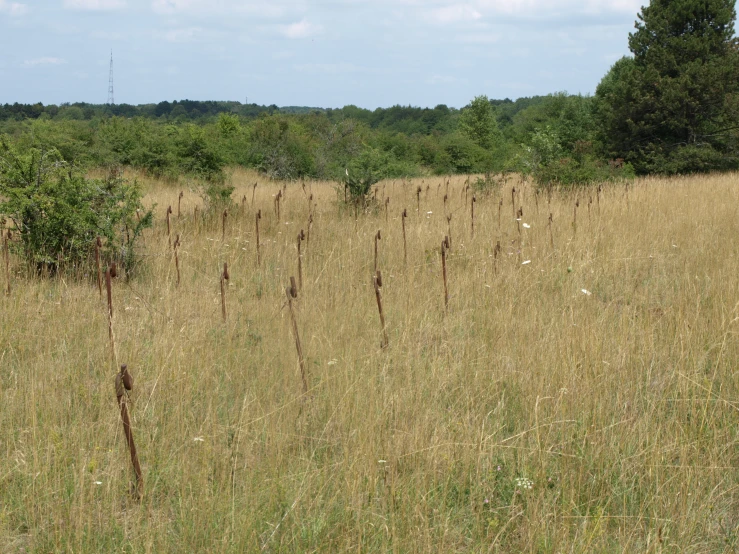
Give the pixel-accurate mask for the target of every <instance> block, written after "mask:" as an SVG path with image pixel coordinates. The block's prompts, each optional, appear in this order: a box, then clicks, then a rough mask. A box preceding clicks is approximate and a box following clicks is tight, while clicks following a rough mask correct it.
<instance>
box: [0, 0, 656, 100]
mask: <svg viewBox="0 0 739 554" xmlns="http://www.w3.org/2000/svg"><path fill="white" fill-rule="evenodd" d="M644 2H646V0H469V1H463V2H456V3H455V2H451V1H449V0H394V1H393V0H318V1H313V0H311V1H308V0H266V1H253V0H243V1H238V0H21V1H18V2H16V1H14V0H0V52H2V54H0V103H6V102H9V103H12V102H22V103H32V102H39V101H40V102H43V103H44V104H51V103H54V104H58V103H61V102H75V101H84V102H92V103H105V101H106V99H107V91H108V67H109V62H110V51H111V49H112V50H113V60H114V74H115V101H116V103H129V104H140V103H149V102H159V101H161V100H174V99H183V98H189V99H193V100H238V101H240V102H245V101H246V100H247V98H248V101H249V102H255V103H257V104H277V105H279V106H289V105H299V106H319V107H341V106H344V105H347V104H356V105H358V106H361V107H364V108H371V109H374V108H376V107H388V106H392V105H395V104H402V105H409V104H410V105H413V106H429V107H433V106H435V105H437V104H447V105H449V106H454V107H461V106H464V105H465V104H467V103H468V102H469V101H470V100H471V99H472V98H473V97H474V96H476V95H479V94H486V95H487V96H488V97H490V98H505V97H509V98H512V99H515V98H518V97H521V96H532V95H535V94H547V93H550V92H556V91H568V92H571V93H578V92H579V93H583V94H587V93H593V92H594V90H595V87H596V86H597V84H598V82H599V81H600V79H601V77H602V76H603V75H604V74H605V73H606V71H608V69H609V67H610V66H611V65H612V64H613V62H614V61H616V60H617V59H618V58H620V57H621V56H623V55H624V54H627V53H628V47H627V38H628V33H629V32H630V31H631V30H632V29H633V26H634V21H635V19H636V14H637V12H638V11H639V9H640V6H641V4H642V3H644Z"/></svg>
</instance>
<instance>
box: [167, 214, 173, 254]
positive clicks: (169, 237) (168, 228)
mask: <svg viewBox="0 0 739 554" xmlns="http://www.w3.org/2000/svg"><path fill="white" fill-rule="evenodd" d="M171 213H172V206H167V240H168V241H169V246H170V247H172V238H171V236H172V228H171V227H170V225H169V215H170V214H171Z"/></svg>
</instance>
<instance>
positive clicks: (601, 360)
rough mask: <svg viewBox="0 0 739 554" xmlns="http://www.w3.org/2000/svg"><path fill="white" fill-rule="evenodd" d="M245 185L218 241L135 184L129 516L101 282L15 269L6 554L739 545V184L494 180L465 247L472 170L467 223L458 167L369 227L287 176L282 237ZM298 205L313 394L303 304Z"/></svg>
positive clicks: (6, 303) (263, 194)
mask: <svg viewBox="0 0 739 554" xmlns="http://www.w3.org/2000/svg"><path fill="white" fill-rule="evenodd" d="M232 179H233V182H234V184H235V185H236V186H237V190H236V192H235V193H234V195H233V198H234V199H236V200H237V201H238V206H237V207H236V208H234V209H232V210H231V212H230V213H229V215H228V217H227V219H226V229H225V235H224V233H223V230H222V227H221V217H220V215H219V214H215V215H214V216H211V217H207V218H205V219H203V218H202V217H201V216H202V213H203V212H202V207H201V208H199V213H200V216H199V217H198V220H195V219H194V217H193V213H194V209H195V206H196V205H198V204H200V202H201V201H200V198H199V196H198V195H197V193H196V192H195V191H192V190H188V189H187V187H182V190H184V193H185V194H184V198H183V200H182V215H181V217H179V218H178V217H177V198H178V194H179V192H180V190H181V188H180V186H179V185H177V186H175V185H171V184H170V185H166V184H163V183H156V182H146V183H145V185H146V187H147V202H150V203H155V204H156V212H155V213H156V224H155V227H154V228H153V229H149V230H147V231H146V232H145V238H144V244H143V248H142V254H143V255H144V258H145V260H146V266H145V268H144V269H143V270H142V271H141V272H140V274H139V275H137V276H136V277H135V278H134V279H131V280H130V281H128V282H127V281H126V280H125V279H116V280H114V282H113V303H114V318H113V326H114V331H115V337H116V342H117V354H116V356H117V363H118V364H121V363H126V364H128V367H129V369H130V371H131V373H132V374H133V377H134V379H135V382H134V386H133V390H132V394H131V397H130V403H129V408H130V411H131V416H132V419H133V432H134V437H135V440H136V446H137V448H138V452H139V457H140V460H141V464H142V467H143V481H144V483H143V489H142V490H143V494H142V496H141V499H140V500H137V499H136V498H135V497H134V496H133V495H132V494H131V493H130V491H131V487H132V483H133V482H134V474H133V470H132V468H131V461H130V458H129V454H128V451H127V447H126V441H125V439H124V436H123V430H122V425H121V417H120V412H119V411H118V406H117V404H116V395H115V388H114V379H115V375H116V372H117V367H116V365H115V364H114V362H113V361H112V360H111V353H110V347H109V341H108V321H107V308H106V304H105V300H104V299H101V298H100V295H99V293H98V289H97V284H96V282H95V276H94V275H90V276H89V278H88V279H87V280H85V279H83V280H82V282H80V281H75V280H72V279H65V278H58V277H57V278H52V279H46V280H40V279H29V278H27V277H25V276H24V273H23V268H22V267H21V265H20V261H19V260H18V259H11V263H12V264H11V265H12V266H11V281H12V283H11V284H12V291H11V294H10V296H4V297H2V298H0V319H1V320H2V326H1V327H0V551H1V552H9V553H20V552H25V553H30V552H39V553H45V552H74V553H102V552H130V553H133V552H136V553H138V552H209V553H210V552H234V553H240V552H260V551H262V552H445V553H446V552H532V553H533V552H536V553H564V552H613V553H616V552H640V553H641V552H696V553H697V552H737V551H739V176H738V175H735V174H733V175H720V176H707V177H696V178H684V179H673V180H660V179H646V180H638V181H636V182H634V183H632V184H631V185H630V186H629V187H628V189H627V188H626V187H625V186H624V185H612V186H604V187H603V191H602V193H601V194H600V195H598V194H597V193H596V189H591V190H587V191H580V192H579V193H577V195H576V193H570V194H559V193H555V194H554V195H553V196H552V197H551V199H548V198H547V196H546V195H539V196H538V197H537V195H535V194H534V189H533V187H532V186H531V185H530V184H526V183H521V182H519V181H512V180H510V181H508V182H507V183H506V184H505V185H504V186H501V187H500V188H499V189H497V190H494V191H492V192H491V193H490V194H483V193H480V192H478V193H477V196H476V202H475V207H474V213H475V230H474V235H473V234H472V222H471V207H470V204H471V200H472V191H471V190H470V191H469V192H467V199H466V201H465V188H464V178H453V179H452V180H451V182H450V184H449V188H448V202H447V205H446V211H447V212H448V213H450V214H451V215H452V219H451V221H450V222H449V223H448V222H447V219H446V217H445V205H444V202H443V197H444V195H445V193H446V192H447V190H446V184H442V179H441V178H426V179H425V181H421V180H420V179H419V180H414V181H410V182H407V183H402V182H400V181H397V182H394V183H392V182H387V183H382V184H380V185H378V187H377V190H378V192H377V203H376V204H374V203H373V204H372V206H371V207H370V208H368V209H367V210H359V213H357V214H356V217H355V213H354V210H353V209H351V208H347V207H346V206H343V204H342V202H339V201H338V200H339V199H341V200H343V193H342V192H341V190H340V189H337V188H336V185H334V184H331V183H319V182H306V184H305V192H304V190H303V188H302V187H301V185H300V183H290V184H287V185H286V187H285V188H284V191H285V192H284V197H283V198H282V199H281V203H280V204H281V205H280V211H281V214H280V221H277V217H276V214H275V211H274V207H275V204H274V199H275V194H276V193H277V192H278V190H281V189H282V184H280V183H269V182H265V181H264V180H262V179H261V178H258V177H256V176H255V175H253V174H248V173H242V172H236V173H234V175H233V177H232ZM254 181H259V185H258V186H257V188H256V190H253V189H252V183H253V182H254ZM419 186H420V187H421V188H422V192H421V194H420V210H418V209H417V208H418V204H417V194H416V190H417V188H418V187H419ZM513 186H515V187H516V189H517V193H516V194H515V202H516V205H515V208H514V207H513V206H512V194H511V187H513ZM427 187H428V189H427ZM337 190H338V192H337ZM253 192H254V195H255V200H254V204H253V205H252V193H253ZM310 194H312V195H313V204H314V205H313V208H312V212H313V222H312V225H311V228H310V233H309V237H306V240H305V241H304V242H303V243H302V245H301V251H302V264H301V265H302V276H303V278H302V281H303V284H302V288H301V290H300V291H299V292H298V294H297V299H296V300H294V301H292V305H293V312H294V314H295V318H296V322H297V329H298V332H299V335H300V341H301V344H302V350H303V354H304V357H305V371H306V382H307V385H308V392H307V393H305V392H304V390H303V382H302V378H301V372H300V368H299V364H298V357H297V352H296V345H295V340H294V338H293V328H292V322H291V311H290V308H289V306H288V302H287V297H286V292H285V287H286V286H288V285H289V282H290V277H291V276H295V277H296V279H297V278H298V267H297V261H298V258H297V256H298V250H297V235H298V233H299V232H300V230H301V229H303V230H304V231H305V232H306V233H308V217H309V215H308V214H309V201H308V195H310ZM244 196H246V201H245V203H244V204H243V205H242V199H243V198H244ZM386 197H389V198H390V201H389V204H388V206H389V210H388V212H387V215H386V212H385V203H384V198H386ZM537 198H538V200H537ZM501 202H502V204H501ZM576 202H579V208H577V210H576V208H575V204H576ZM169 205H172V207H173V211H174V214H173V216H172V228H173V229H172V240H174V234H175V233H179V234H180V235H181V247H180V248H179V265H180V272H181V282H180V285H179V286H177V273H176V268H175V262H174V258H173V255H172V251H171V249H170V247H169V239H168V237H167V227H166V224H165V220H164V214H165V211H166V208H167V206H169ZM519 208H521V209H522V210H523V216H522V217H521V218H520V219H521V220H520V221H516V219H517V218H516V217H515V212H516V210H517V209H519ZM257 209H261V213H262V219H261V221H260V235H261V236H260V241H261V264H259V265H258V264H257V253H256V244H255V243H256V237H255V211H256V210H257ZM403 209H406V210H407V214H408V217H407V219H406V231H407V261H405V260H404V248H403V234H402V221H401V217H400V214H401V212H402V210H403ZM575 211H576V212H577V216H576V218H577V219H576V222H575V221H574V218H575ZM550 213H551V214H552V216H553V222H552V225H551V232H550V226H549V223H548V220H549V214H550ZM575 223H576V224H575ZM449 228H451V248H450V249H449V250H448V252H447V255H446V266H447V268H446V269H447V276H448V292H449V303H448V308H446V309H445V302H444V284H443V280H442V265H441V252H440V250H441V243H442V240H443V239H444V236H445V235H447V234H448V232H449ZM378 230H380V231H381V240H379V241H378V262H377V263H378V267H379V269H381V271H382V287H381V296H382V304H383V310H384V317H385V321H386V327H387V336H388V342H389V345H388V346H387V348H381V341H383V333H382V329H381V325H380V318H379V313H378V304H377V298H376V294H375V290H374V288H373V280H372V277H373V274H374V263H375V262H374V244H375V236H376V233H377V231H378ZM498 242H499V243H500V251H499V252H498V253H497V254H496V244H497V243H498ZM224 262H227V263H228V269H229V273H230V279H229V280H228V281H227V282H226V283H225V285H226V286H225V290H226V294H225V304H226V312H227V315H226V321H225V322H224V320H223V316H222V305H221V292H220V291H221V288H220V274H221V271H222V267H223V263H224ZM3 269H4V268H3ZM5 279H6V278H5V276H4V273H3V276H2V281H1V282H2V285H3V287H4V286H5Z"/></svg>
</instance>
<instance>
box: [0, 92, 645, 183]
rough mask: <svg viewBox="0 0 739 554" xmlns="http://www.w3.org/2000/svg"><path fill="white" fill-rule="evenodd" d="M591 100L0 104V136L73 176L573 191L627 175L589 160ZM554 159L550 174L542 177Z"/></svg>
mask: <svg viewBox="0 0 739 554" xmlns="http://www.w3.org/2000/svg"><path fill="white" fill-rule="evenodd" d="M592 103H593V98H591V97H585V96H580V95H568V94H566V93H559V94H552V95H548V96H535V97H531V98H519V99H518V100H516V101H512V100H510V99H504V100H488V99H487V98H486V97H478V98H476V99H475V100H473V101H472V102H471V103H470V105H469V106H467V107H465V108H463V109H461V110H460V109H455V108H449V107H447V106H445V105H438V106H436V107H435V108H419V107H412V106H393V107H390V108H378V109H376V110H366V109H362V108H358V107H357V106H353V105H350V106H345V107H343V108H338V109H331V108H328V109H323V108H311V107H296V106H290V107H278V106H274V105H272V106H259V105H256V104H241V103H239V102H218V101H195V100H180V101H173V102H168V101H165V102H160V103H159V104H144V105H139V106H132V105H127V104H117V105H100V104H86V103H73V104H62V105H59V106H57V105H46V106H44V105H43V104H40V103H39V104H12V105H11V104H5V105H3V106H0V134H4V135H5V136H6V137H7V140H8V141H9V142H11V143H15V144H17V145H18V146H20V147H24V148H25V147H33V146H34V145H35V146H37V147H40V148H46V149H50V148H55V149H57V150H59V152H60V153H61V154H62V156H63V158H64V159H65V160H67V161H68V162H70V163H72V164H75V165H77V166H80V167H93V166H94V167H99V166H114V165H123V166H131V167H135V168H139V169H143V170H145V171H147V172H149V173H150V174H152V175H155V176H169V177H176V176H178V175H183V174H184V175H190V176H193V177H198V178H202V179H205V180H218V179H222V178H223V169H224V168H225V167H227V166H229V165H238V166H244V167H251V168H254V169H256V170H258V171H261V172H262V173H264V174H265V175H268V176H270V177H273V178H278V179H298V178H304V177H313V178H321V179H336V180H339V179H341V178H342V176H344V175H345V172H346V170H347V168H354V169H355V170H356V171H367V170H368V169H369V170H371V171H373V172H374V174H375V175H376V176H377V178H382V177H411V176H418V175H426V174H436V175H445V174H457V173H480V174H490V173H500V172H504V171H519V172H525V173H534V174H535V175H536V176H538V177H539V179H540V180H541V179H548V180H550V181H551V180H552V179H554V180H555V181H556V182H558V183H561V184H577V183H585V182H589V181H591V180H593V179H595V178H599V179H608V178H611V177H613V176H615V175H616V174H618V176H621V175H627V174H628V173H629V171H631V170H630V169H629V168H628V167H627V168H626V171H624V170H623V168H618V169H617V170H614V165H613V164H609V163H608V160H607V159H602V157H599V155H598V152H597V148H596V140H597V137H596V126H595V122H594V120H593V116H592V109H591V108H592V106H591V105H592ZM545 150H546V151H545ZM555 159H556V162H557V166H556V169H557V172H558V174H557V175H547V169H546V167H547V165H548V164H550V163H553V162H554V161H555ZM563 160H565V161H563ZM550 173H551V172H550Z"/></svg>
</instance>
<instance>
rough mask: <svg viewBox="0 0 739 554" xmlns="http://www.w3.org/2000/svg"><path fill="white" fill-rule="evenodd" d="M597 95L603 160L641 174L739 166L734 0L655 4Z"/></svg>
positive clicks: (647, 9) (738, 80) (738, 58)
mask: <svg viewBox="0 0 739 554" xmlns="http://www.w3.org/2000/svg"><path fill="white" fill-rule="evenodd" d="M638 17H639V20H638V21H637V22H636V25H635V27H636V30H635V32H633V33H631V34H630V35H629V49H630V50H631V52H632V53H633V58H625V59H622V60H620V61H618V62H617V63H616V64H615V65H614V66H613V67H612V69H611V71H610V72H609V73H608V74H607V75H606V76H605V77H604V78H603V80H602V81H601V83H600V85H599V86H598V88H597V91H596V97H597V106H596V113H597V115H598V118H599V123H600V131H601V132H600V137H601V140H602V143H603V146H604V151H605V154H606V155H608V156H610V157H612V158H624V159H625V160H627V161H629V162H631V163H633V164H634V167H635V168H636V170H637V171H638V172H639V173H653V172H656V173H690V172H702V171H711V170H725V169H735V168H737V167H739V125H738V124H737V122H738V121H739V118H738V117H737V116H739V111H738V108H739V49H738V48H737V41H736V39H735V38H734V22H735V20H736V9H735V6H734V0H700V1H696V0H652V2H651V3H650V4H649V6H646V7H644V8H642V11H641V12H640V13H639V15H638Z"/></svg>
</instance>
